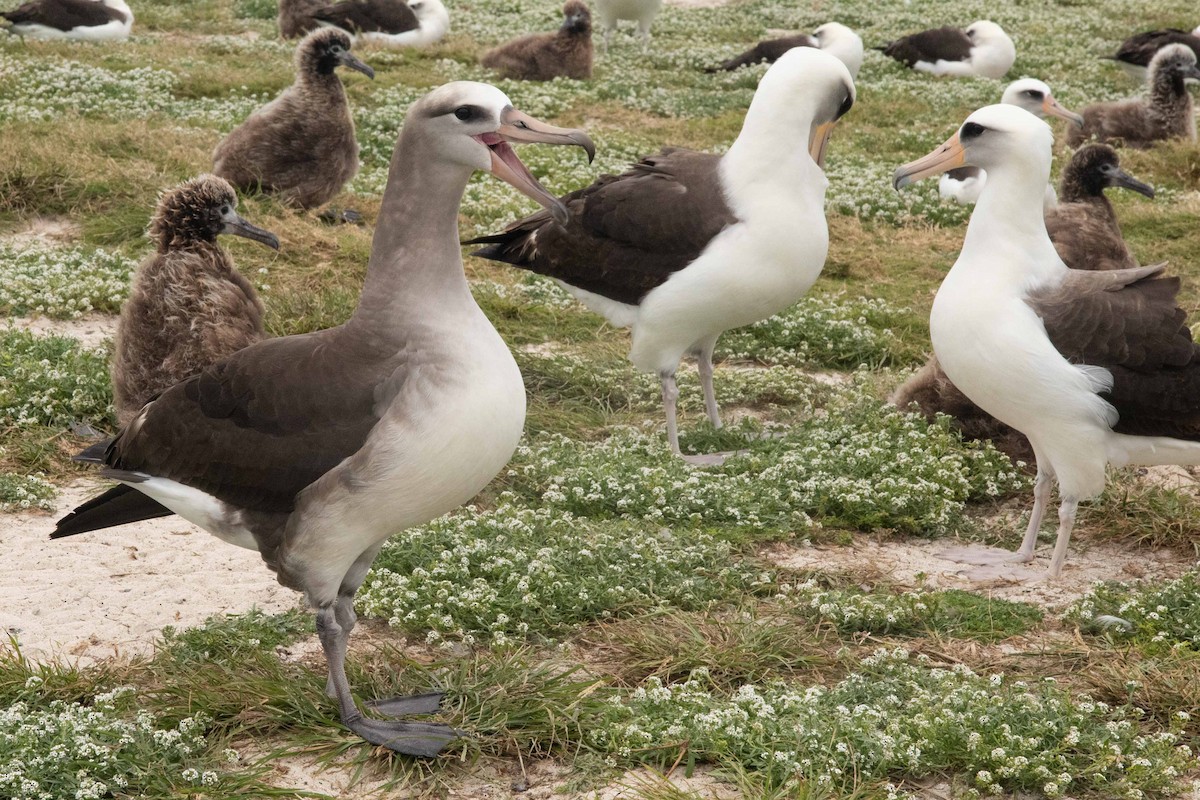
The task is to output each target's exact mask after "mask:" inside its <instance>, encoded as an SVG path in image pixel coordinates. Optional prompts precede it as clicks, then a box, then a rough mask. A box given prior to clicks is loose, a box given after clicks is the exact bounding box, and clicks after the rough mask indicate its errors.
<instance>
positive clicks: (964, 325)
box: [894, 105, 1200, 577]
mask: <svg viewBox="0 0 1200 800" xmlns="http://www.w3.org/2000/svg"><path fill="white" fill-rule="evenodd" d="M1053 142H1054V136H1053V133H1051V131H1050V128H1049V126H1048V125H1046V123H1045V122H1043V121H1042V120H1039V119H1038V118H1037V117H1035V116H1033V115H1032V114H1030V113H1028V112H1026V111H1024V110H1022V109H1019V108H1014V107H1013V106H1007V105H994V106H987V107H985V108H982V109H980V110H978V111H976V112H974V113H973V114H971V115H970V116H969V117H967V120H966V122H965V123H964V124H963V125H962V127H961V128H960V129H959V130H958V131H957V132H956V133H955V134H954V135H953V136H952V137H951V138H950V139H948V140H947V141H946V143H945V144H943V145H942V146H940V147H939V148H938V149H936V150H935V151H934V152H932V153H930V154H929V155H928V156H925V157H924V158H920V159H918V160H916V161H913V162H911V163H909V164H905V165H904V166H902V167H900V168H899V169H897V170H896V175H895V179H894V182H895V185H896V187H897V188H900V187H902V186H904V185H906V184H908V183H911V182H912V181H915V180H919V179H921V178H923V177H926V176H929V175H934V174H938V173H940V172H942V171H944V170H945V169H948V168H951V167H954V166H959V165H961V164H963V163H968V164H973V165H975V166H978V167H982V168H983V169H985V170H987V173H988V181H987V185H986V186H985V187H984V189H983V193H982V194H981V195H980V198H979V202H978V203H977V204H976V206H975V212H974V214H972V216H971V222H970V224H969V225H968V227H967V234H966V238H965V240H964V242H963V247H962V252H961V253H960V254H959V257H958V260H957V261H956V262H955V264H954V266H953V267H952V268H951V269H950V272H949V274H947V275H946V278H945V280H944V281H943V282H942V285H941V288H940V289H939V290H938V293H937V296H936V298H935V299H934V301H933V309H932V311H931V312H930V316H929V329H930V338H931V339H932V342H933V349H934V352H935V353H936V354H937V357H938V361H939V362H940V363H941V365H942V368H943V369H944V370H945V371H946V375H947V376H949V378H950V379H951V380H952V381H953V382H954V385H955V386H957V387H958V388H959V389H961V390H962V392H963V394H965V395H966V396H967V397H968V398H970V399H971V400H972V401H973V402H975V403H977V404H978V405H979V406H980V407H981V408H982V409H984V410H985V411H987V412H988V413H990V414H992V415H993V416H995V417H996V418H997V419H999V420H1000V421H1001V422H1004V423H1005V424H1007V425H1010V426H1012V427H1013V428H1016V429H1017V430H1019V431H1021V432H1022V433H1024V434H1025V435H1026V436H1027V437H1028V438H1029V441H1030V444H1031V446H1032V448H1033V451H1034V454H1035V457H1036V461H1037V469H1038V474H1037V481H1036V484H1035V487H1034V504H1033V511H1032V514H1031V515H1030V520H1029V525H1028V527H1027V528H1026V531H1025V536H1024V538H1023V541H1022V543H1021V547H1020V549H1019V550H1018V551H1017V552H1016V553H1015V554H1012V553H997V552H996V551H992V550H990V549H989V550H987V551H985V552H980V551H978V549H973V550H971V551H969V552H955V553H948V554H945V555H944V557H949V558H952V559H953V560H962V561H967V562H968V563H981V564H992V565H998V564H1003V563H1005V562H1010V561H1016V562H1030V561H1032V560H1033V558H1034V546H1035V545H1036V543H1037V536H1038V533H1039V531H1040V529H1041V523H1042V520H1043V517H1044V515H1045V511H1046V508H1047V506H1048V504H1049V499H1050V494H1051V491H1052V484H1053V483H1054V482H1055V481H1057V483H1058V488H1059V494H1060V505H1059V513H1058V518H1059V525H1058V534H1057V541H1056V543H1055V547H1054V554H1053V557H1052V559H1051V561H1050V568H1049V575H1050V576H1051V577H1053V576H1056V575H1058V574H1059V573H1060V572H1061V570H1062V566H1063V562H1064V561H1065V559H1066V555H1067V546H1068V543H1069V541H1070V537H1071V531H1072V528H1073V527H1074V524H1075V514H1076V509H1077V508H1078V504H1079V502H1080V501H1081V500H1086V499H1088V498H1091V497H1094V496H1096V495H1097V494H1099V493H1100V492H1101V490H1103V488H1104V484H1105V469H1106V467H1107V465H1108V464H1110V463H1111V464H1113V465H1114V466H1124V465H1127V464H1136V465H1156V464H1200V348H1198V347H1197V346H1196V344H1195V343H1194V342H1193V341H1192V336H1191V332H1190V330H1189V329H1188V326H1187V318H1186V317H1187V315H1186V314H1185V313H1184V311H1183V310H1182V309H1180V308H1179V306H1178V305H1177V304H1176V295H1177V294H1178V292H1179V280H1178V279H1177V278H1163V277H1162V266H1161V265H1159V266H1151V267H1138V268H1136V269H1123V270H1112V271H1105V272H1095V271H1087V270H1073V269H1068V268H1067V266H1066V264H1064V263H1063V261H1062V259H1061V258H1059V256H1058V254H1057V252H1055V249H1054V245H1053V244H1052V243H1051V241H1050V237H1049V236H1048V235H1047V233H1046V224H1045V222H1044V220H1043V217H1042V210H1041V202H1040V200H1041V197H1042V193H1043V191H1044V190H1043V187H1044V185H1045V183H1046V180H1047V179H1048V178H1049V176H1050V159H1051V149H1052V145H1053ZM976 574H977V575H981V574H988V573H976ZM993 574H994V573H993Z"/></svg>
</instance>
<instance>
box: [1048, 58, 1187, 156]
mask: <svg viewBox="0 0 1200 800" xmlns="http://www.w3.org/2000/svg"><path fill="white" fill-rule="evenodd" d="M1188 79H1192V80H1200V68H1197V66H1196V54H1195V53H1194V52H1192V50H1191V48H1189V47H1187V46H1186V45H1182V44H1169V45H1167V46H1166V47H1164V48H1162V49H1161V50H1159V51H1158V53H1156V54H1155V56H1154V58H1153V60H1151V62H1150V75H1149V78H1148V79H1147V83H1148V88H1149V97H1145V98H1141V97H1139V98H1134V99H1132V100H1118V101H1116V102H1113V103H1096V104H1094V105H1090V106H1087V107H1086V108H1084V109H1083V125H1082V126H1080V127H1079V128H1077V129H1075V130H1072V131H1070V132H1068V134H1067V144H1069V145H1071V146H1072V147H1078V146H1079V145H1080V144H1082V143H1083V142H1086V141H1088V140H1089V139H1095V140H1096V141H1098V142H1116V143H1119V144H1122V145H1125V146H1126V147H1136V148H1147V147H1150V146H1151V145H1152V144H1154V143H1155V142H1158V141H1162V140H1164V139H1189V140H1191V141H1193V142H1194V141H1196V118H1195V116H1194V115H1193V114H1192V96H1191V94H1190V93H1189V92H1188V90H1187V86H1186V82H1187V80H1188Z"/></svg>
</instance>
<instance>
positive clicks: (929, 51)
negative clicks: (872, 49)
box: [880, 26, 971, 67]
mask: <svg viewBox="0 0 1200 800" xmlns="http://www.w3.org/2000/svg"><path fill="white" fill-rule="evenodd" d="M880 49H881V50H883V52H884V55H888V56H891V57H892V58H894V59H896V60H897V61H903V62H904V63H905V64H907V65H908V66H910V67H911V66H912V65H914V64H916V63H917V62H918V61H926V62H929V63H931V64H932V63H934V62H936V61H966V60H967V59H968V58H970V57H971V40H970V39H969V38H967V34H966V33H965V32H964V31H963V30H962V29H961V28H954V27H950V26H946V27H944V28H933V29H931V30H927V31H921V32H920V33H914V34H912V35H911V36H904V37H902V38H900V39H897V40H895V41H894V42H888V43H887V44H886V45H884V46H883V47H882V48H880Z"/></svg>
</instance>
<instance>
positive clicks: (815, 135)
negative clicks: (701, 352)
mask: <svg viewBox="0 0 1200 800" xmlns="http://www.w3.org/2000/svg"><path fill="white" fill-rule="evenodd" d="M836 125H837V122H822V123H821V124H820V125H817V126H815V127H814V128H813V130H812V138H811V139H810V140H809V142H808V154H809V155H810V156H812V160H813V161H815V162H817V166H818V167H820V168H821V169H825V148H826V147H827V146H828V145H829V136H830V134H832V133H833V129H834V127H835V126H836Z"/></svg>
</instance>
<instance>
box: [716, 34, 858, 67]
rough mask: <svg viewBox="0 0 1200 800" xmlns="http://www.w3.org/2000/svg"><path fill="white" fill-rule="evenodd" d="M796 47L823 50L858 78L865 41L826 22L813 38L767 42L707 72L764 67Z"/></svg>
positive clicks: (810, 36) (792, 37) (794, 37)
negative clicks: (756, 65)
mask: <svg viewBox="0 0 1200 800" xmlns="http://www.w3.org/2000/svg"><path fill="white" fill-rule="evenodd" d="M793 47H816V48H817V49H819V50H824V51H825V52H827V53H829V54H830V55H832V56H834V57H836V58H837V59H839V60H840V61H841V62H842V63H843V64H845V65H846V69H848V70H850V77H851V78H855V79H857V78H858V70H859V68H860V67H862V62H863V42H862V38H861V37H859V35H858V34H857V33H855V32H854V31H852V30H850V29H849V28H847V27H846V26H845V25H843V24H841V23H840V22H826V23H825V24H824V25H822V26H820V27H819V28H817V29H816V30H815V31H813V32H812V35H809V34H807V33H801V34H797V35H795V36H784V37H781V38H779V39H764V40H763V41H761V42H759V43H758V44H756V45H754V47H751V48H750V49H749V50H747V51H746V52H744V53H742V54H741V55H739V56H735V57H734V58H731V59H729V60H727V61H722V62H721V63H720V64H718V65H717V66H715V67H708V68H707V69H705V70H704V71H705V72H720V71H722V70H735V69H737V68H738V67H742V66H745V65H747V64H761V63H762V62H764V61H766V62H768V63H772V64H773V63H775V61H777V60H778V59H779V57H780V56H782V55H783V54H784V53H786V52H787V51H788V50H791V49H792V48H793Z"/></svg>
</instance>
